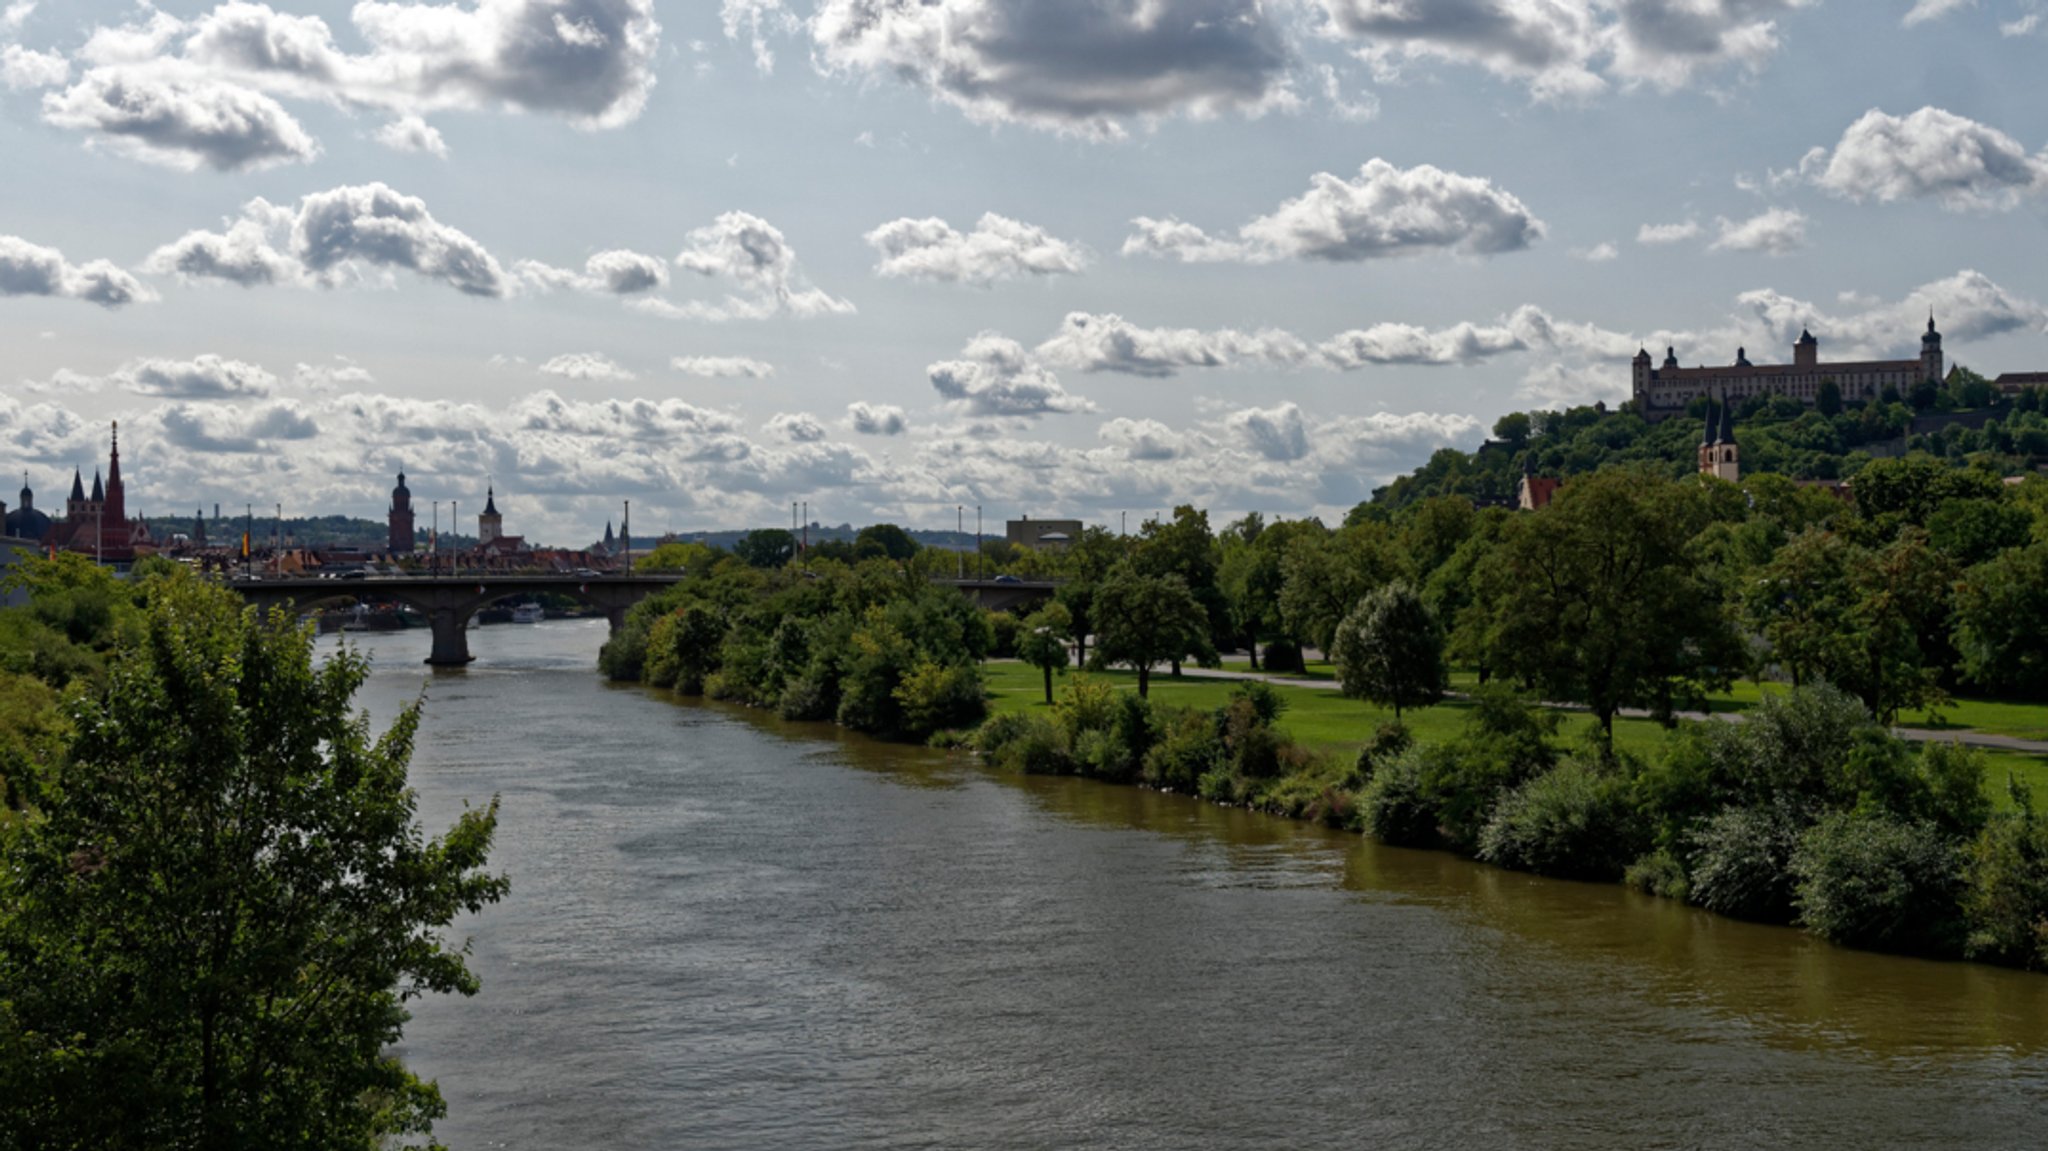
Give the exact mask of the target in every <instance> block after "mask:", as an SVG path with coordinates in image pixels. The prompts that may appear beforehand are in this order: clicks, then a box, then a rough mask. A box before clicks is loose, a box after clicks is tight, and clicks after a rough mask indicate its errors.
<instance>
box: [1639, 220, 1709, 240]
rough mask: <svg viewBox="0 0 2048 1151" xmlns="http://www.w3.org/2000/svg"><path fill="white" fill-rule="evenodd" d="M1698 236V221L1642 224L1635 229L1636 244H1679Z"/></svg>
mask: <svg viewBox="0 0 2048 1151" xmlns="http://www.w3.org/2000/svg"><path fill="white" fill-rule="evenodd" d="M1699 234H1700V222H1699V221H1698V220H1685V221H1681V222H1679V223H1676V224H1644V225H1643V226H1642V227H1640V228H1637V229H1636V243H1638V244H1680V243H1684V242H1685V241H1687V240H1691V239H1695V238H1697V237H1698V236H1699Z"/></svg>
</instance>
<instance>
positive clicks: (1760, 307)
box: [1736, 269, 2048, 356]
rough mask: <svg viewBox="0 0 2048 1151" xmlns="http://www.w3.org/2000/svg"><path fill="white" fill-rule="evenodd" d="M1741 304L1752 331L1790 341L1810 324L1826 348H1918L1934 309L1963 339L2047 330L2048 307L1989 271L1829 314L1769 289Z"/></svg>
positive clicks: (1872, 352)
mask: <svg viewBox="0 0 2048 1151" xmlns="http://www.w3.org/2000/svg"><path fill="white" fill-rule="evenodd" d="M1736 299H1737V303H1738V304H1739V305H1740V306H1741V308H1742V309H1743V311H1744V312H1746V313H1747V315H1746V316H1745V317H1744V319H1745V320H1746V321H1747V326H1748V328H1749V330H1750V331H1751V332H1758V333H1762V338H1764V339H1767V340H1769V341H1771V342H1773V343H1777V344H1779V345H1783V346H1790V344H1791V343H1792V341H1793V340H1795V339H1797V338H1798V337H1799V333H1800V331H1801V330H1802V329H1806V328H1811V329H1812V331H1813V332H1814V334H1815V335H1817V336H1820V337H1821V338H1822V339H1823V340H1825V341H1826V348H1824V353H1825V352H1826V349H1827V348H1833V349H1835V350H1836V351H1837V352H1840V351H1847V352H1850V353H1853V354H1859V355H1868V356H1906V355H1914V354H1917V353H1918V350H1919V344H1920V333H1921V331H1922V330H1923V329H1924V328H1925V326H1926V323H1927V317H1928V314H1929V313H1930V312H1932V313H1933V314H1934V315H1935V317H1936V318H1937V319H1938V320H1939V322H1940V324H1941V331H1942V334H1943V335H1944V336H1945V337H1946V338H1947V339H1948V340H1949V341H1951V344H1950V346H1951V347H1953V346H1954V344H1956V343H1966V342H1969V341H1973V340H1981V339H1985V338H1988V337H1991V336H1997V335H2002V334H2005V333H2007V332H2021V331H2031V332H2043V331H2048V307H2043V306H2042V305H2041V304H2040V303H2038V302H2036V301H2034V300H2030V299H2027V298H2025V297H2023V296H2016V295H2014V294H2012V293H2011V292H2009V291H2007V290H2006V289H2005V288H2003V287H2001V286H1999V285H1998V284H1997V283H1995V282H1993V281H1992V279H1991V278H1990V277H1989V276H1986V275H1984V274H1983V273H1982V272H1977V271H1972V270H1967V269H1966V270H1964V271H1960V272H1957V273H1956V274H1955V275H1953V276H1950V277H1948V278H1947V279H1943V280H1935V281H1933V282H1931V283H1927V284H1922V285H1921V286H1919V287H1918V288H1915V289H1914V290H1913V291H1912V292H1910V293H1908V294H1907V295H1906V296H1905V298H1904V299H1901V300H1897V301H1894V302H1891V303H1874V304H1869V305H1867V306H1865V307H1863V308H1862V310H1860V311H1858V312H1856V313H1853V314H1850V315H1843V316H1830V315H1828V314H1827V313H1826V312H1824V311H1822V310H1821V309H1820V308H1819V307H1817V306H1815V305H1814V304H1812V303H1810V302H1808V301H1805V300H1800V299H1796V298H1794V297H1791V296H1787V295H1784V294H1783V293H1780V292H1778V291H1775V290H1773V289H1770V288H1760V289H1757V290H1756V291H1751V292H1744V293H1742V294H1741V295H1740V296H1738V297H1737V298H1736Z"/></svg>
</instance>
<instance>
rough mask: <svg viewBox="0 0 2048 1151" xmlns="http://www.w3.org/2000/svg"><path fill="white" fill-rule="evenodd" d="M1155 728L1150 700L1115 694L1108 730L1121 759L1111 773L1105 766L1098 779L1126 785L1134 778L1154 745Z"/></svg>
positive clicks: (1128, 694)
mask: <svg viewBox="0 0 2048 1151" xmlns="http://www.w3.org/2000/svg"><path fill="white" fill-rule="evenodd" d="M1158 726H1159V725H1158V721H1157V719H1156V713H1155V712H1154V711H1153V706H1152V702H1151V701H1150V700H1148V699H1146V698H1145V697H1144V696H1141V695H1139V694H1138V693H1136V692H1131V691H1121V692H1118V693H1117V697H1116V714H1115V715H1114V716H1112V717H1111V718H1110V731H1111V732H1112V733H1114V734H1115V736H1116V744H1117V746H1118V747H1119V748H1121V749H1122V751H1123V760H1122V762H1120V763H1119V764H1117V765H1116V768H1117V770H1116V772H1115V774H1111V773H1110V772H1109V770H1108V768H1107V767H1106V766H1105V768H1104V770H1103V772H1102V778H1104V779H1114V780H1119V781H1126V782H1127V781H1129V780H1132V779H1135V778H1137V775H1138V772H1139V770H1140V769H1141V768H1142V767H1143V766H1144V763H1145V756H1146V755H1147V754H1148V753H1150V752H1151V750H1152V745H1153V744H1154V743H1156V742H1158V738H1159V733H1158Z"/></svg>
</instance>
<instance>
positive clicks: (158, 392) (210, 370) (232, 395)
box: [109, 354, 277, 400]
mask: <svg viewBox="0 0 2048 1151" xmlns="http://www.w3.org/2000/svg"><path fill="white" fill-rule="evenodd" d="M109 382H110V383H112V384H114V385H115V386H117V387H121V388H125V389H127V390H128V391H131V392H134V393H136V394H138V395H144V396H163V397H166V398H169V399H191V400H232V399H263V398H266V397H268V396H269V395H270V393H271V392H272V391H273V390H274V389H275V388H276V387H277V377H276V376H273V375H271V374H270V373H269V372H267V371H265V370H264V369H263V368H261V367H259V366H258V365H256V364H249V363H243V362H242V361H240V360H229V359H224V358H222V357H220V356H216V355H211V354H209V355H202V356H195V357H194V358H192V359H190V360H161V359H141V360H131V361H130V362H128V363H126V364H123V365H122V366H121V367H120V368H119V369H118V370H116V371H115V372H114V374H113V376H112V377H111V378H110V379H109Z"/></svg>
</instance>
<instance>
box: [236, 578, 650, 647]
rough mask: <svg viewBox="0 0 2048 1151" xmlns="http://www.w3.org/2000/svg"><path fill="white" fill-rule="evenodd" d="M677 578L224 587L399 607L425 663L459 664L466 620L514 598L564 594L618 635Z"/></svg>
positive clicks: (309, 601) (296, 601)
mask: <svg viewBox="0 0 2048 1151" xmlns="http://www.w3.org/2000/svg"><path fill="white" fill-rule="evenodd" d="M681 579H682V577H681V576H679V575H627V576H618V575H613V576H591V577H588V578H577V577H574V576H532V575H502V576H488V575H486V576H476V577H470V578H460V579H458V578H456V577H453V576H446V575H443V576H385V577H380V578H371V579H362V580H347V581H336V580H326V579H284V580H230V581H228V586H230V587H232V588H233V589H234V590H235V591H237V592H239V593H240V594H241V596H242V598H243V599H244V600H246V601H248V602H249V603H251V604H254V605H255V606H257V607H260V608H266V609H267V608H271V607H291V608H296V609H300V610H305V609H309V608H312V607H315V606H317V605H319V604H323V603H332V602H335V601H338V600H347V599H352V600H362V599H368V598H374V599H383V600H392V601H395V602H397V603H402V604H405V605H407V606H409V607H411V608H413V609H414V610H416V611H418V612H419V613H420V614H422V615H424V616H426V617H427V624H428V627H429V628H430V629H431V630H432V634H433V651H432V652H431V653H430V654H429V655H428V656H427V662H428V663H430V664H433V665H435V666H437V667H460V666H462V665H464V664H467V663H469V662H470V661H471V660H472V659H474V658H476V657H474V656H472V655H470V654H469V631H468V628H469V621H470V617H472V616H474V615H475V614H476V613H477V612H478V611H479V610H481V609H482V608H484V607H487V606H489V605H490V604H494V603H497V602H498V601H499V600H505V599H512V598H514V597H516V596H539V595H559V596H567V597H569V598H571V599H575V600H577V601H579V602H581V603H584V604H587V605H589V606H591V607H594V608H598V609H600V610H601V611H603V612H604V614H605V619H606V620H607V621H608V622H609V623H610V624H611V629H612V631H613V632H614V633H616V632H617V631H618V629H619V625H620V624H622V623H624V622H625V618H626V611H627V610H628V609H629V608H631V607H632V606H633V605H634V604H636V603H639V602H640V601H641V600H643V599H646V598H647V597H648V596H650V595H653V594H654V593H655V592H657V591H660V590H662V589H663V588H666V587H669V586H671V585H673V584H675V583H677V582H678V581H680V580H681Z"/></svg>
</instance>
